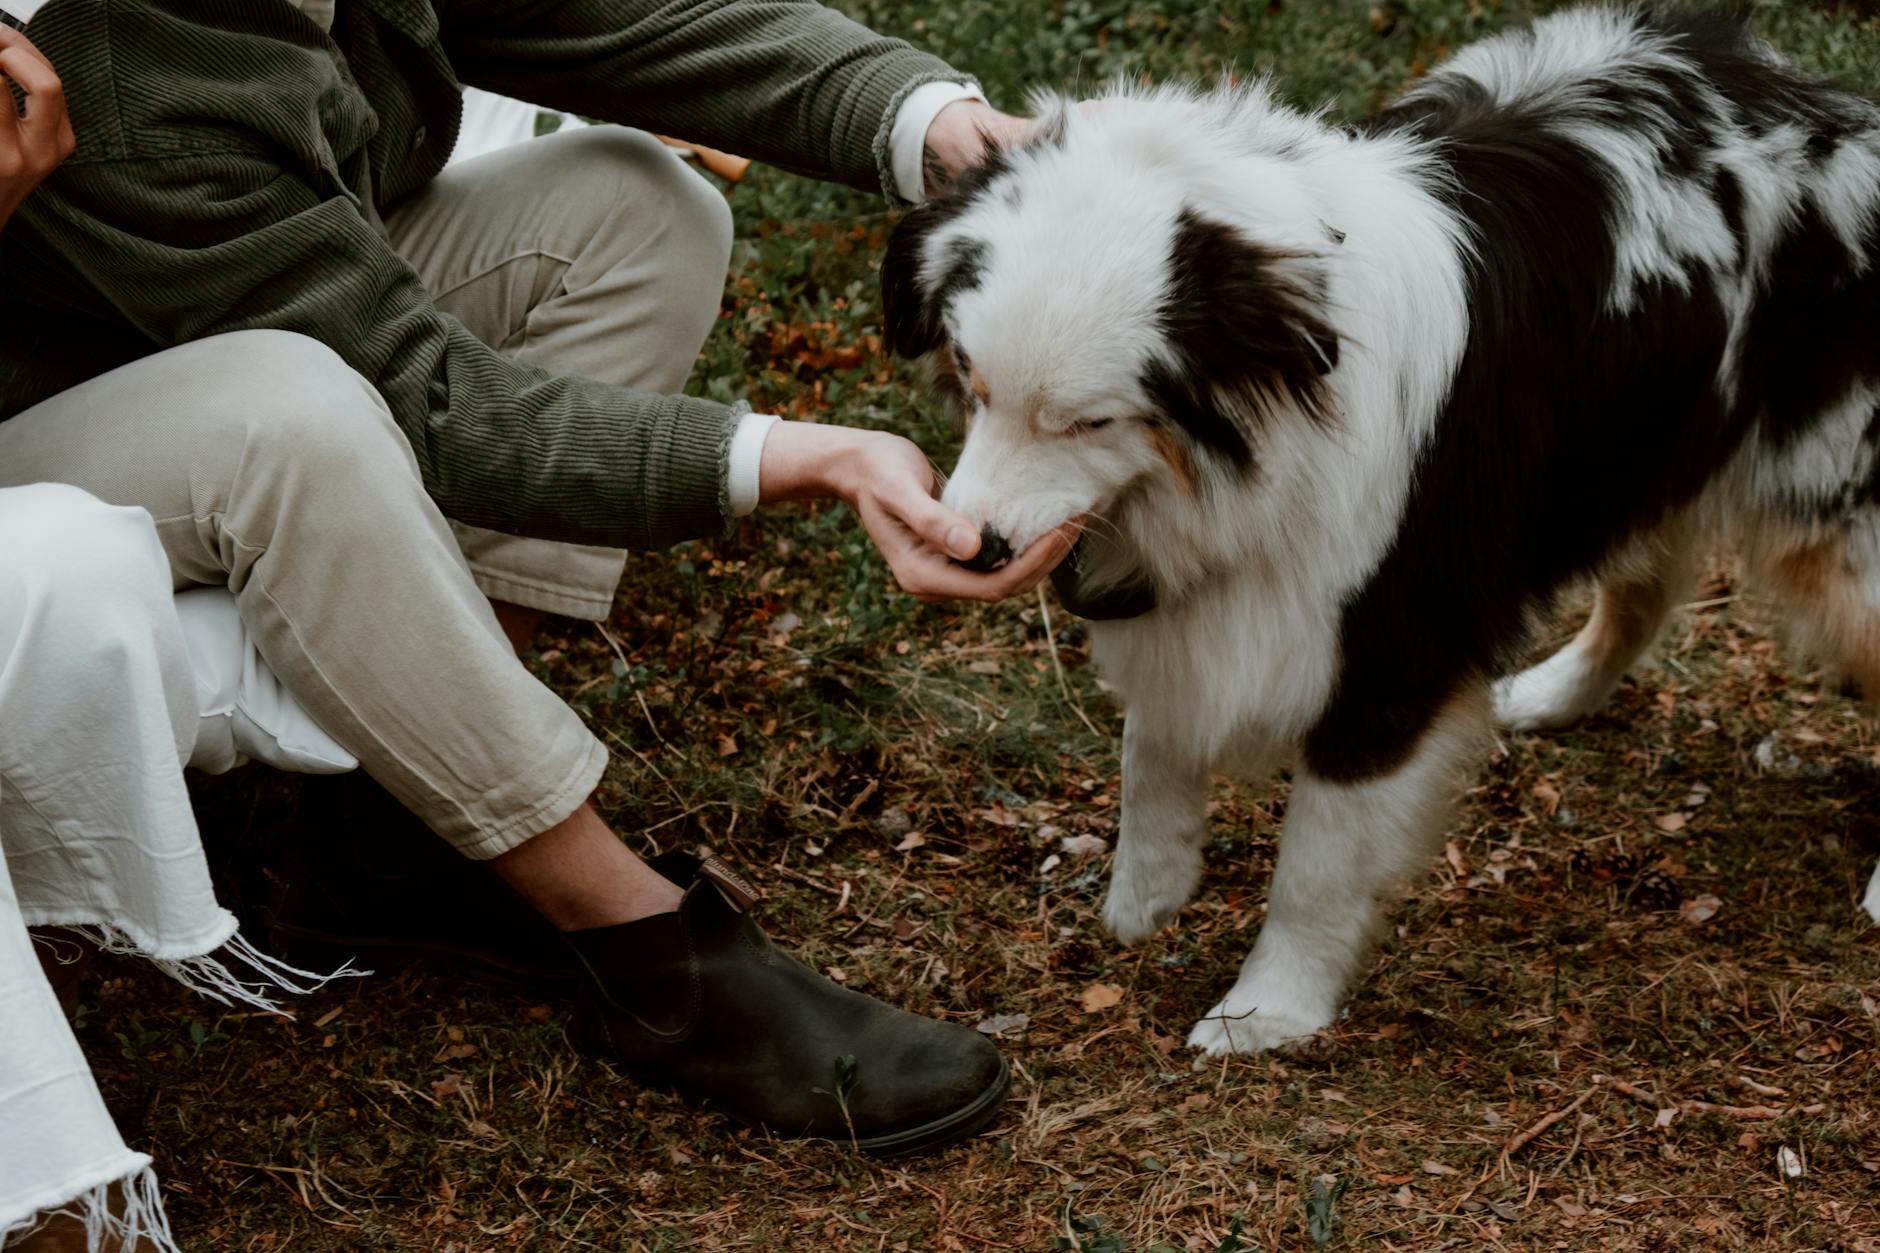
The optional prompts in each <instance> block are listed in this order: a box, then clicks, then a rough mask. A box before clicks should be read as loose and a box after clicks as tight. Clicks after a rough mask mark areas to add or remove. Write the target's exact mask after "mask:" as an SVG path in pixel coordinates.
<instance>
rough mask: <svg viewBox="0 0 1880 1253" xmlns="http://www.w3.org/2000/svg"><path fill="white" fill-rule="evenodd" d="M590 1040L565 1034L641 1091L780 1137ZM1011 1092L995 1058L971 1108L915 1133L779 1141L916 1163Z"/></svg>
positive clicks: (993, 1112) (987, 1120) (978, 1125)
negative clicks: (667, 1095)
mask: <svg viewBox="0 0 1880 1253" xmlns="http://www.w3.org/2000/svg"><path fill="white" fill-rule="evenodd" d="M590 1037H591V1033H590V1032H585V1031H582V1030H581V1029H580V1027H579V1025H578V1024H573V1025H571V1026H570V1028H569V1031H568V1043H569V1044H571V1045H573V1046H574V1048H575V1051H576V1052H580V1053H586V1054H588V1055H590V1056H594V1057H599V1058H601V1059H602V1060H604V1061H606V1062H608V1063H609V1064H610V1065H613V1066H616V1067H618V1068H619V1069H620V1070H621V1071H623V1072H624V1073H626V1074H627V1075H629V1076H631V1077H632V1079H633V1081H634V1082H635V1083H638V1084H640V1085H641V1086H642V1087H647V1088H653V1089H656V1090H659V1091H664V1092H671V1093H673V1094H674V1095H676V1096H678V1097H679V1098H680V1099H681V1100H684V1101H687V1102H689V1103H691V1104H693V1105H696V1106H698V1107H700V1108H701V1109H713V1110H717V1111H718V1112H719V1113H721V1114H723V1115H724V1116H725V1117H726V1118H729V1119H730V1120H731V1121H732V1122H734V1123H737V1124H738V1125H739V1126H743V1127H749V1128H750V1129H751V1130H753V1131H760V1132H763V1133H765V1134H767V1135H771V1134H780V1133H777V1132H773V1131H772V1129H771V1128H769V1127H767V1126H765V1125H764V1123H763V1122H762V1121H761V1120H759V1119H755V1118H748V1117H746V1116H745V1115H744V1114H742V1113H740V1112H738V1111H737V1110H735V1109H732V1108H731V1107H730V1106H728V1105H724V1104H721V1103H719V1102H718V1101H716V1100H713V1099H712V1097H711V1096H710V1094H708V1093H705V1092H700V1091H697V1090H696V1089H693V1088H690V1087H688V1086H687V1085H685V1084H683V1083H675V1082H673V1081H672V1080H671V1079H667V1078H664V1077H663V1076H656V1075H647V1074H642V1073H640V1072H639V1071H636V1070H634V1069H633V1068H632V1067H631V1066H628V1065H626V1064H625V1063H624V1062H621V1061H620V1060H619V1059H618V1058H616V1057H614V1056H613V1054H612V1052H611V1050H610V1049H609V1048H608V1047H607V1046H606V1044H605V1042H604V1041H600V1040H594V1039H591V1038H590ZM1011 1090H1012V1067H1011V1065H1010V1063H1008V1062H1007V1061H1006V1060H1005V1057H1004V1055H1003V1054H1002V1055H1000V1057H999V1075H998V1078H996V1079H994V1080H993V1081H992V1082H991V1083H990V1084H988V1085H987V1087H986V1090H985V1091H984V1092H981V1093H980V1094H979V1095H978V1096H976V1097H974V1098H973V1099H972V1100H971V1101H970V1102H968V1103H967V1104H965V1105H962V1106H961V1107H960V1108H958V1109H956V1110H954V1111H953V1112H952V1113H951V1114H948V1115H947V1116H946V1117H944V1118H936V1119H935V1120H934V1121H932V1122H930V1123H923V1124H921V1125H920V1126H918V1127H912V1128H909V1129H908V1130H906V1131H897V1132H894V1133H893V1134H892V1135H885V1136H869V1137H868V1138H866V1139H857V1140H843V1139H839V1138H837V1137H833V1136H811V1135H800V1134H799V1135H794V1136H793V1135H788V1134H783V1137H782V1138H784V1139H786V1140H812V1141H813V1140H820V1141H821V1142H823V1143H824V1144H830V1145H834V1146H836V1147H838V1148H854V1149H855V1150H856V1151H857V1152H861V1153H866V1154H868V1155H869V1156H870V1157H889V1158H892V1157H917V1156H919V1155H920V1154H923V1153H933V1152H937V1151H938V1150H940V1149H944V1148H947V1147H949V1146H951V1145H954V1144H957V1143H959V1142H960V1141H961V1140H964V1139H966V1138H967V1137H969V1136H973V1135H976V1134H978V1133H979V1132H981V1131H984V1130H985V1129H986V1128H987V1127H989V1126H991V1125H992V1124H993V1123H994V1122H996V1121H997V1120H998V1117H999V1113H1000V1111H1001V1109H1002V1107H1003V1106H1004V1104H1005V1097H1006V1094H1007V1093H1009V1092H1010V1091H1011Z"/></svg>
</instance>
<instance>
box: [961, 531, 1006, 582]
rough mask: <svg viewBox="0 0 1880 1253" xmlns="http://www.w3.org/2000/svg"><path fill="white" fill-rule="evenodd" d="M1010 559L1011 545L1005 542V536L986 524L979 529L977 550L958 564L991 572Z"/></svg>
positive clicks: (983, 572) (986, 572) (969, 568)
mask: <svg viewBox="0 0 1880 1253" xmlns="http://www.w3.org/2000/svg"><path fill="white" fill-rule="evenodd" d="M1011 559H1012V546H1011V545H1010V544H1009V543H1007V542H1006V539H1005V536H1003V535H1001V534H999V533H998V532H997V531H995V530H993V529H992V528H991V527H989V526H986V527H981V528H980V529H979V551H978V552H976V553H974V554H973V555H972V556H971V557H970V558H968V559H967V560H965V561H962V562H960V563H959V564H960V565H963V566H965V567H966V568H967V569H968V570H977V571H978V572H979V573H981V574H991V573H992V572H993V571H994V570H997V569H998V568H999V567H1000V566H1002V565H1004V564H1005V563H1006V562H1008V561H1010V560H1011Z"/></svg>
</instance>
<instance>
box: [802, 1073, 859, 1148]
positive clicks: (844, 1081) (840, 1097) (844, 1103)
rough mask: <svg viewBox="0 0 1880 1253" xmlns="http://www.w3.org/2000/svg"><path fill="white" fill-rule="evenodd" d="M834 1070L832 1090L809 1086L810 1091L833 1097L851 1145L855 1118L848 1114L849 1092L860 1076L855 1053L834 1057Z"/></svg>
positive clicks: (853, 1136)
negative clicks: (840, 1112)
mask: <svg viewBox="0 0 1880 1253" xmlns="http://www.w3.org/2000/svg"><path fill="white" fill-rule="evenodd" d="M835 1072H836V1086H835V1090H834V1091H831V1090H830V1089H828V1088H811V1089H810V1091H811V1092H814V1093H816V1094H817V1095H818V1096H832V1097H834V1098H835V1101H836V1108H838V1109H840V1110H841V1111H842V1122H843V1124H844V1125H845V1126H847V1127H848V1129H849V1144H850V1146H851V1147H853V1146H854V1144H855V1119H853V1118H851V1117H850V1116H849V1093H851V1092H853V1091H855V1083H856V1080H857V1079H859V1078H860V1077H861V1067H860V1066H859V1065H857V1064H856V1061H855V1054H853V1053H844V1054H843V1055H842V1056H840V1057H838V1058H836V1062H835Z"/></svg>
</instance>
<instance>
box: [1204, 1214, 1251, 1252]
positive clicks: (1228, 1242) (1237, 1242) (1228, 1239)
mask: <svg viewBox="0 0 1880 1253" xmlns="http://www.w3.org/2000/svg"><path fill="white" fill-rule="evenodd" d="M1214 1253H1260V1250H1259V1248H1258V1247H1257V1246H1255V1245H1251V1244H1248V1243H1247V1242H1246V1241H1245V1240H1242V1239H1241V1238H1240V1215H1239V1214H1236V1215H1234V1217H1233V1221H1231V1222H1229V1223H1228V1224H1227V1234H1226V1235H1224V1236H1222V1237H1221V1242H1220V1243H1219V1244H1217V1245H1215V1246H1214Z"/></svg>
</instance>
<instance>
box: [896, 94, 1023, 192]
mask: <svg viewBox="0 0 1880 1253" xmlns="http://www.w3.org/2000/svg"><path fill="white" fill-rule="evenodd" d="M1036 126H1037V122H1036V121H1035V120H1034V119H1032V118H1028V117H1013V116H1012V115H1011V114H1010V113H1001V112H999V111H998V110H997V109H995V108H993V107H992V106H991V105H989V104H987V103H985V102H984V101H983V100H955V101H954V102H953V103H952V104H950V105H948V106H947V107H946V108H944V109H942V110H940V112H938V113H936V114H934V119H933V121H932V123H930V124H929V125H928V127H927V139H926V141H925V143H924V145H923V146H922V148H921V162H920V165H921V172H922V174H923V176H924V177H925V179H926V183H927V195H928V196H930V197H932V196H944V195H946V194H947V193H948V192H950V191H952V190H953V183H954V180H956V179H957V178H959V176H960V175H961V174H964V173H965V172H966V171H967V170H970V169H971V168H972V167H973V166H975V165H978V164H979V163H980V162H981V161H983V160H984V159H985V156H986V150H987V148H988V147H992V148H1004V147H1007V146H1008V145H1012V144H1021V143H1024V142H1025V140H1027V139H1029V138H1030V137H1031V132H1032V130H1033V129H1034V128H1035V127H1036Z"/></svg>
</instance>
